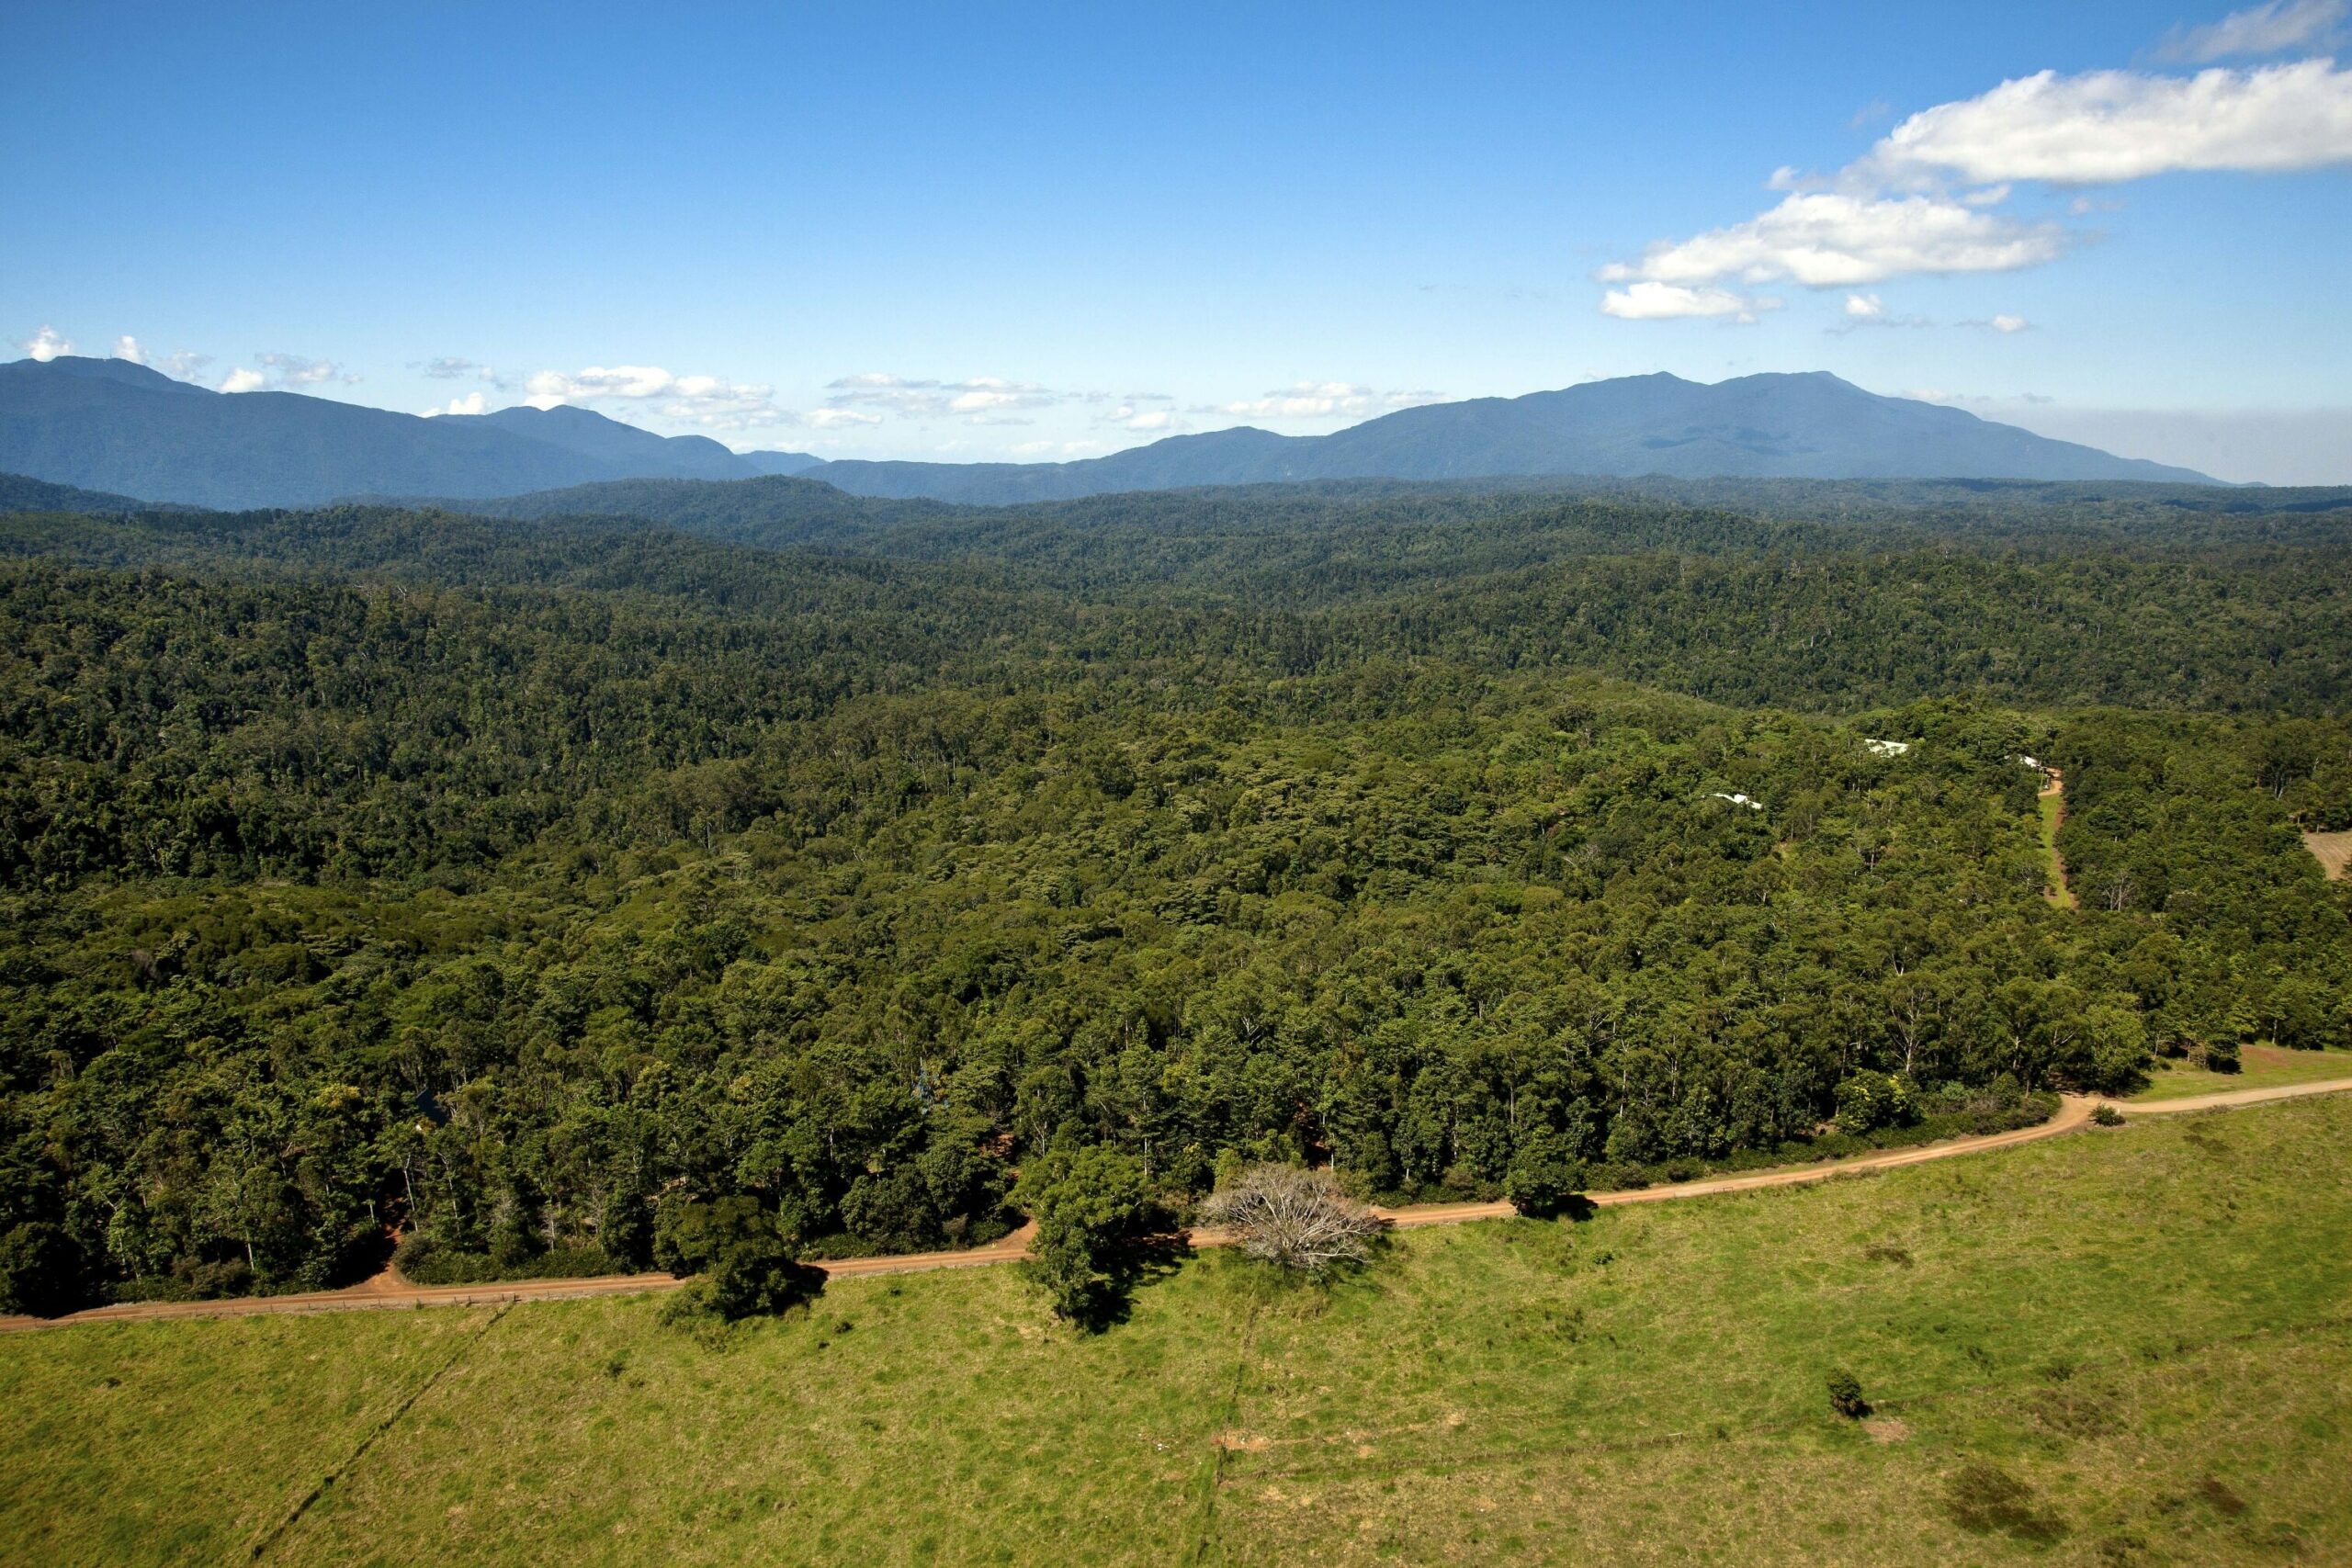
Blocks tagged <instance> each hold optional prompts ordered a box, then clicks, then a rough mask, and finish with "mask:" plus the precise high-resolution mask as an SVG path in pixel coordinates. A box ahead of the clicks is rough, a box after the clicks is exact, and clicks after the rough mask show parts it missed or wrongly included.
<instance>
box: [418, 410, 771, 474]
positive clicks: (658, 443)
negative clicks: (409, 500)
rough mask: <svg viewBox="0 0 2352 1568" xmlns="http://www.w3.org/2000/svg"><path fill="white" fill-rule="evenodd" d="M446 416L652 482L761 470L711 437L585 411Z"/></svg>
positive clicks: (506, 412)
mask: <svg viewBox="0 0 2352 1568" xmlns="http://www.w3.org/2000/svg"><path fill="white" fill-rule="evenodd" d="M444 417H445V418H447V419H449V420H450V421H451V422H452V423H460V424H465V423H479V424H483V425H489V426H492V427H494V428H496V429H500V430H504V431H510V432H512V433H513V434H516V435H520V436H524V437H526V438H528V439H530V440H533V441H541V442H545V443H546V444H547V445H548V446H560V447H561V448H563V450H565V451H567V452H571V453H576V454H578V455H579V456H580V457H586V458H589V459H591V460H592V461H594V462H598V463H602V464H605V465H606V466H607V467H609V468H615V469H616V470H618V471H620V472H622V473H627V474H631V475H643V476H645V477H647V478H658V479H749V478H751V477H752V475H754V474H756V473H758V472H760V471H761V470H760V469H758V468H754V467H753V466H752V464H750V463H747V462H745V461H744V460H743V459H742V458H741V457H737V456H736V455H735V454H734V453H732V452H729V450H728V449H727V448H726V447H724V446H720V445H719V444H718V442H716V441H713V440H712V439H711V438H710V437H709V436H707V435H656V434H653V432H651V431H650V430H639V428H638V427H637V426H636V425H633V424H623V423H621V422H620V421H618V420H616V419H606V418H605V416H604V415H603V414H600V413H594V412H591V411H589V410H587V409H582V408H572V407H570V406H562V407H558V408H551V409H535V408H529V407H516V408H511V409H500V410H499V411H498V412H496V413H481V414H450V415H445V416H444Z"/></svg>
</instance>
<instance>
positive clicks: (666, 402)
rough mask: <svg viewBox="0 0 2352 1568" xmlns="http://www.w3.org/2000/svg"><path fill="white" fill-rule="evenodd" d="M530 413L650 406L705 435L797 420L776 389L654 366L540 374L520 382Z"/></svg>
mask: <svg viewBox="0 0 2352 1568" xmlns="http://www.w3.org/2000/svg"><path fill="white" fill-rule="evenodd" d="M525 386H526V389H527V390H528V391H529V393H530V395H529V396H528V397H527V398H526V399H525V401H526V402H527V403H529V404H530V405H531V407H533V408H535V409H551V408H557V407H560V406H561V405H562V404H565V403H595V402H605V401H624V402H639V403H649V404H650V405H652V412H655V413H657V414H659V415H661V416H662V418H664V419H671V420H676V421H679V422H681V423H688V424H698V425H701V426H703V427H704V428H705V429H707V430H721V431H745V430H759V429H765V428H767V427H770V426H773V425H780V424H797V423H800V416H799V415H797V414H795V413H793V412H791V411H789V410H787V409H781V408H778V407H777V406H776V404H775V388H773V387H770V386H766V385H763V384H761V383H756V382H747V381H729V380H727V379H725V378H722V377H718V376H679V375H675V374H673V373H672V372H670V371H668V370H664V369H662V367H660V366H655V365H614V366H604V365H592V366H589V367H587V368H586V369H584V370H581V371H578V372H575V373H566V372H564V371H561V370H542V371H540V372H538V373H537V375H535V376H533V377H532V378H530V379H529V380H528V381H527V382H526V383H525Z"/></svg>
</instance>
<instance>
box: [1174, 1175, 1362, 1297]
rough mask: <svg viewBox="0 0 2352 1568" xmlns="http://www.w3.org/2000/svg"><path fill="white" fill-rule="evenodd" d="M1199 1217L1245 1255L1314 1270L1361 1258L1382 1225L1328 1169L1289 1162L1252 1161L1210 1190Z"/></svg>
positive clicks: (1309, 1271)
mask: <svg viewBox="0 0 2352 1568" xmlns="http://www.w3.org/2000/svg"><path fill="white" fill-rule="evenodd" d="M1201 1217H1202V1218H1203V1219H1204V1220H1206V1221H1207V1222H1208V1223H1209V1224H1213V1225H1219V1226H1222V1227H1224V1228H1225V1229H1227V1230H1229V1231H1231V1232H1232V1233H1233V1236H1234V1243H1235V1245H1236V1246H1238V1247H1240V1248H1241V1250H1242V1252H1243V1253H1245V1254H1246V1255H1248V1256H1249V1257H1251V1258H1258V1259H1260V1260H1261V1261H1263V1262H1267V1263H1272V1264H1276V1265H1279V1266H1280V1267H1282V1268H1284V1269H1295V1270H1296V1271H1298V1272H1300V1273H1302V1274H1314V1275H1318V1276H1319V1275H1323V1274H1328V1273H1329V1272H1330V1271H1331V1270H1332V1269H1339V1268H1343V1267H1345V1266H1346V1265H1348V1264H1351V1263H1361V1262H1363V1260H1364V1258H1365V1257H1366V1256H1367V1255H1368V1254H1369V1253H1370V1252H1371V1249H1372V1241H1373V1238H1374V1236H1377V1235H1379V1234H1380V1232H1381V1228H1382V1225H1381V1221H1380V1220H1379V1218H1378V1217H1377V1216H1375V1215H1374V1213H1373V1212H1372V1211H1371V1210H1370V1209H1367V1208H1365V1207H1364V1206H1363V1204H1361V1203H1359V1202H1357V1201H1355V1200H1353V1199H1352V1198H1350V1197H1349V1196H1348V1195H1347V1194H1346V1193H1344V1192H1342V1191H1340V1183H1339V1181H1338V1179H1336V1178H1335V1177H1333V1176H1332V1175H1331V1173H1330V1172H1329V1171H1325V1170H1302V1169H1300V1168H1297V1167H1296V1166H1288V1165H1260V1166H1251V1167H1250V1168H1248V1169H1246V1170H1244V1171H1242V1172H1241V1173H1240V1175H1238V1177H1236V1178H1235V1179H1234V1180H1233V1181H1232V1183H1231V1184H1230V1185H1228V1186H1226V1187H1221V1188H1219V1189H1218V1190H1216V1192H1214V1193H1212V1194H1210V1196H1209V1200H1208V1201H1207V1202H1205V1203H1204V1204H1202V1205H1201Z"/></svg>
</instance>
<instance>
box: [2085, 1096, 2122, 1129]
mask: <svg viewBox="0 0 2352 1568" xmlns="http://www.w3.org/2000/svg"><path fill="white" fill-rule="evenodd" d="M2091 1122H2092V1123H2093V1124H2094V1125H2096V1126H2100V1127H2120V1126H2122V1125H2123V1112H2121V1111H2118V1110H2117V1109H2115V1107H2113V1106H2112V1105H2109V1103H2108V1102H2107V1101H2105V1100H2100V1101H2099V1102H2098V1104H2097V1105H2095V1106H2093V1107H2092V1108H2091Z"/></svg>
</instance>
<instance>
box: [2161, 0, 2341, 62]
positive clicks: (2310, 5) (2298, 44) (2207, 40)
mask: <svg viewBox="0 0 2352 1568" xmlns="http://www.w3.org/2000/svg"><path fill="white" fill-rule="evenodd" d="M2344 12H2345V4H2344V0H2268V3H2267V4H2266V5H2261V6H2247V7H2246V8H2245V10H2243V11H2233V12H2231V13H2230V14H2229V15H2228V16H2226V17H2222V19H2221V20H2220V21H2218V22H2214V23H2211V24H2210V25H2208V26H2206V27H2201V28H2174V29H2173V30H2172V31H2171V32H2169V33H2166V34H2165V39H2164V41H2163V42H2162V43H2160V44H2158V45H2157V46H2156V58H2157V59H2159V60H2173V61H2185V62H2188V63H2189V64H2192V65H2205V64H2210V63H2211V62H2213V61H2216V60H2237V59H2246V58H2252V57H2259V56H2261V55H2265V54H2284V53H2285V52H2287V51H2289V50H2294V49H2302V48H2306V47H2312V46H2321V47H2324V45H2326V44H2327V43H2328V42H2329V41H2330V39H2333V37H2334V36H2335V30H2336V28H2337V26H2338V25H2339V24H2341V23H2342V22H2343V20H2344Z"/></svg>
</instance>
